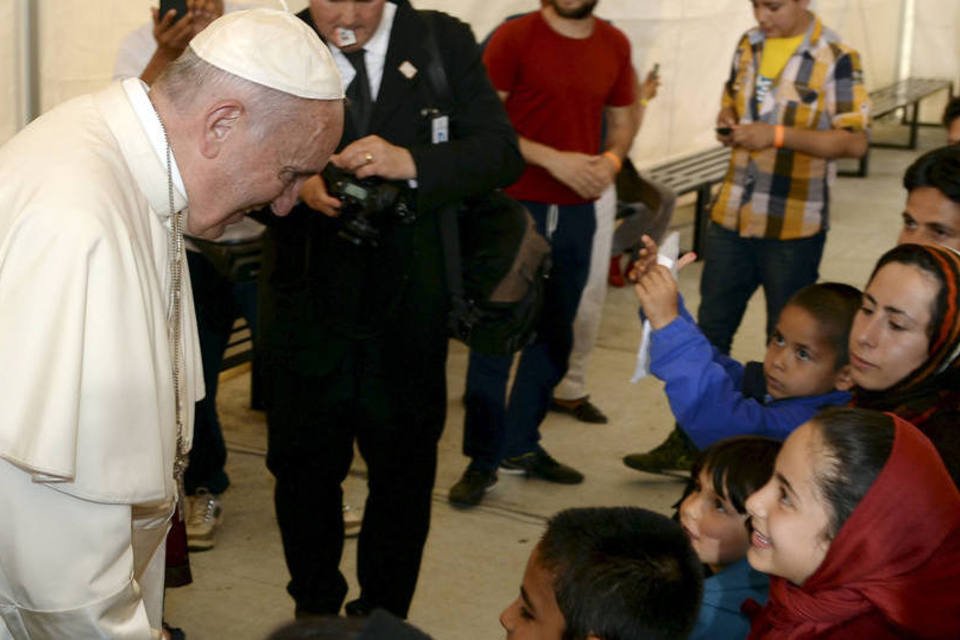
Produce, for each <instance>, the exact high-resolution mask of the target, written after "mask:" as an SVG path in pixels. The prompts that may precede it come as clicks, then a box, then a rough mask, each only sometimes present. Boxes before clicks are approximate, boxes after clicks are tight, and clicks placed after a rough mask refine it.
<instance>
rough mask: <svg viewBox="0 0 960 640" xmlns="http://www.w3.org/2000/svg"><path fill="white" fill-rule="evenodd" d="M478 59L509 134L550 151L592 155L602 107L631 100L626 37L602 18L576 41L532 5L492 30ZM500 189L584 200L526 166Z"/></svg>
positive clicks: (529, 196)
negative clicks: (502, 95)
mask: <svg viewBox="0 0 960 640" xmlns="http://www.w3.org/2000/svg"><path fill="white" fill-rule="evenodd" d="M483 61H484V63H485V64H486V65H487V73H488V74H489V75H490V80H491V82H493V86H494V87H495V88H496V89H497V91H505V92H507V93H508V94H509V95H508V97H507V101H506V103H505V106H506V110H507V115H508V116H509V117H510V121H511V122H512V123H513V127H514V129H516V131H517V133H518V134H519V135H521V136H523V137H524V138H528V139H530V140H533V141H535V142H540V143H542V144H545V145H548V146H550V147H553V148H555V149H560V150H563V151H579V152H581V153H589V154H595V153H598V152H599V150H600V143H601V141H600V135H601V122H602V118H603V109H604V107H606V106H613V107H623V106H628V105H631V104H633V102H634V99H635V96H634V90H635V85H636V81H635V79H634V72H633V66H632V64H631V60H630V42H629V41H628V40H627V38H626V36H625V35H624V34H623V32H621V31H620V30H619V29H617V28H615V27H613V26H612V25H610V24H609V23H607V22H605V21H604V20H600V19H597V20H595V21H594V29H593V33H592V34H591V35H590V37H588V38H583V39H576V38H568V37H566V36H563V35H560V34H559V33H557V32H556V31H554V30H553V29H552V28H551V27H550V25H548V24H547V22H546V21H545V20H544V19H543V16H542V15H541V13H540V12H539V11H535V12H533V13H529V14H527V15H525V16H521V17H520V18H516V19H514V20H509V21H507V22H505V23H503V24H502V25H501V26H500V27H499V28H498V29H497V30H496V32H494V34H493V35H492V36H491V37H490V42H489V43H488V44H487V46H486V48H485V49H484V54H483ZM507 193H509V194H510V195H511V196H513V197H514V198H519V199H521V200H533V201H535V202H549V203H552V204H580V203H583V202H587V200H584V199H583V198H582V197H580V196H579V195H577V193H576V192H575V191H573V190H572V189H570V188H568V187H567V186H566V185H564V184H562V183H560V182H558V181H557V180H555V179H554V178H553V177H552V176H551V175H550V174H549V173H548V172H547V171H546V169H543V168H542V167H537V166H532V165H529V164H528V165H527V168H526V170H525V171H524V172H523V175H522V176H520V179H519V180H517V181H516V182H515V183H514V184H513V185H511V186H510V187H508V188H507Z"/></svg>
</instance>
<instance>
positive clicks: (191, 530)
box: [186, 488, 223, 551]
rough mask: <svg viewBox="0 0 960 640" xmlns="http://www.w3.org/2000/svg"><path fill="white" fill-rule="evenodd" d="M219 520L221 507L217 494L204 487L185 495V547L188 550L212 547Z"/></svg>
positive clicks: (204, 549)
mask: <svg viewBox="0 0 960 640" xmlns="http://www.w3.org/2000/svg"><path fill="white" fill-rule="evenodd" d="M221 522H223V507H222V506H221V505H220V497H219V496H217V495H215V494H213V493H210V492H209V491H208V490H207V489H204V488H200V489H197V492H196V493H195V494H194V495H192V496H187V522H186V525H187V548H188V549H189V550H190V551H206V550H207V549H212V548H213V545H214V536H215V535H216V532H217V527H219V526H220V523H221Z"/></svg>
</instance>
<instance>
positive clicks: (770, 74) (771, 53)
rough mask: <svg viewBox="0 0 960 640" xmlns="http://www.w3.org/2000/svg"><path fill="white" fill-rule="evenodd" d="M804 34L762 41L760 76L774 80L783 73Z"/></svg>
mask: <svg viewBox="0 0 960 640" xmlns="http://www.w3.org/2000/svg"><path fill="white" fill-rule="evenodd" d="M805 35H806V34H803V33H801V34H800V35H798V36H793V37H792V38H767V39H766V40H764V41H763V55H762V56H761V58H760V75H762V76H766V77H767V78H771V79H772V78H776V77H777V76H778V75H780V72H781V71H783V67H784V66H785V65H786V64H787V60H789V59H790V56H792V55H793V52H794V51H796V50H797V47H799V46H800V43H801V42H803V38H804V36H805Z"/></svg>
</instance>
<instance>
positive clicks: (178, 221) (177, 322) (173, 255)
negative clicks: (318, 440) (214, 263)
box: [157, 114, 189, 517]
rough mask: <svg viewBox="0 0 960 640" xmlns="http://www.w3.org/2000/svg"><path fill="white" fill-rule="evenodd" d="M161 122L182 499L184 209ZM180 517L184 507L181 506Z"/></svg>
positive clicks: (177, 467) (185, 461) (185, 458)
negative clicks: (179, 207)
mask: <svg viewBox="0 0 960 640" xmlns="http://www.w3.org/2000/svg"><path fill="white" fill-rule="evenodd" d="M157 119H158V120H159V122H160V129H161V130H162V131H163V140H164V142H166V145H167V204H168V207H169V210H170V227H171V228H170V289H171V292H170V295H171V302H172V304H171V305H170V311H169V316H168V317H167V330H168V333H169V336H170V343H171V347H172V350H173V354H172V355H173V357H172V360H173V393H174V406H175V407H176V422H177V450H176V454H175V456H174V460H173V478H174V480H175V481H176V483H177V499H178V500H182V499H183V496H184V495H185V493H184V486H183V474H184V472H185V471H186V469H187V464H188V460H189V458H188V455H189V450H188V449H187V447H186V435H185V433H186V425H185V424H184V422H185V421H184V410H183V409H184V407H183V359H184V358H183V304H182V296H183V211H176V210H174V202H173V156H172V152H171V150H170V138H169V137H168V136H167V128H166V127H165V126H164V124H163V120H162V119H160V118H159V114H157ZM181 517H183V510H182V509H181Z"/></svg>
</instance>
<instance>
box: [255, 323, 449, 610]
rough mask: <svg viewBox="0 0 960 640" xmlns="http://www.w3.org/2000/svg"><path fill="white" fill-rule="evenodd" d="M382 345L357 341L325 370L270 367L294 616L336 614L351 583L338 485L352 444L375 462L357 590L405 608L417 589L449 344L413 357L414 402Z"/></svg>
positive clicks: (370, 465) (271, 422)
mask: <svg viewBox="0 0 960 640" xmlns="http://www.w3.org/2000/svg"><path fill="white" fill-rule="evenodd" d="M377 342H378V341H373V342H367V343H357V344H355V345H353V346H352V347H351V348H350V349H348V351H347V354H346V355H345V357H344V358H343V359H342V361H341V363H340V366H338V367H337V369H336V370H335V371H332V372H330V373H328V374H325V375H322V376H320V375H309V374H304V373H302V372H299V371H295V370H291V369H290V368H285V367H283V366H276V365H270V366H269V367H268V368H267V369H266V371H265V373H266V375H265V379H266V382H265V384H266V392H267V393H266V400H267V423H268V428H269V441H268V442H269V445H268V446H269V450H268V455H267V466H268V468H269V469H270V472H271V473H272V474H273V475H274V477H275V478H276V493H275V496H274V498H275V505H276V511H277V523H278V524H279V527H280V533H281V536H282V539H283V548H284V555H285V558H286V562H287V568H288V569H289V571H290V582H289V585H288V587H287V590H288V591H289V593H290V595H291V596H293V599H294V600H295V602H296V606H297V612H298V613H310V614H329V615H336V614H337V613H338V612H339V611H340V607H341V606H342V604H343V600H344V596H345V595H346V592H347V583H346V580H345V579H344V577H343V575H342V574H341V572H340V570H339V565H340V558H341V555H342V552H343V511H342V501H343V491H342V488H341V483H342V482H343V480H344V479H345V478H346V475H347V473H348V472H349V470H350V464H351V461H352V459H353V452H354V448H353V447H354V441H356V443H357V445H358V447H359V449H360V453H361V455H362V456H363V458H364V460H365V461H366V463H367V469H368V480H367V486H368V497H367V501H366V506H365V509H364V514H363V528H362V530H361V533H360V539H359V542H358V550H357V573H358V579H359V583H360V587H361V598H362V599H363V600H364V601H365V603H367V604H369V605H371V606H373V607H382V608H384V609H387V610H388V611H390V612H392V613H394V614H396V615H398V616H400V617H406V615H407V611H408V609H409V608H410V601H411V600H412V598H413V593H414V589H415V588H416V583H417V576H418V574H419V571H420V559H421V556H422V553H423V546H424V543H425V541H426V538H427V532H428V530H429V527H430V507H431V492H432V489H433V484H434V479H435V475H436V467H437V441H438V440H439V438H440V434H441V432H442V430H443V422H444V417H445V411H446V388H445V383H444V373H443V367H444V360H445V349H442V350H441V351H442V356H443V357H438V356H439V355H440V354H434V355H433V357H431V358H428V359H427V360H428V361H423V360H421V361H420V362H416V363H411V364H410V365H409V367H410V370H411V375H412V377H413V378H414V379H418V380H420V381H421V383H422V384H421V385H420V386H421V388H420V389H419V391H418V394H417V397H416V398H415V399H414V398H408V397H406V394H404V393H402V392H403V390H405V389H406V387H407V386H408V385H407V384H402V383H399V384H398V382H397V379H396V372H395V371H394V373H393V374H392V375H391V374H390V373H389V372H388V368H386V367H384V366H383V363H382V360H383V357H384V356H383V354H384V351H385V349H382V348H381V346H382V345H378V344H377ZM444 343H445V341H444ZM386 350H387V351H388V350H389V347H388V348H387V349H386ZM418 372H419V374H421V375H418ZM407 381H409V378H408V379H407ZM398 389H399V390H400V391H399V392H398Z"/></svg>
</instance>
